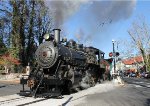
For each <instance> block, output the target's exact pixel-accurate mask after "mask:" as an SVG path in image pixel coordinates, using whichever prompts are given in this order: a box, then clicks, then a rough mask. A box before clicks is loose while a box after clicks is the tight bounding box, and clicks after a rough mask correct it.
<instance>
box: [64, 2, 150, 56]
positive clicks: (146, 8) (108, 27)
mask: <svg viewBox="0 0 150 106" xmlns="http://www.w3.org/2000/svg"><path fill="white" fill-rule="evenodd" d="M85 7H86V6H81V9H80V10H79V11H78V12H76V13H75V14H74V15H72V16H71V17H70V18H69V19H68V20H67V21H66V23H65V24H64V26H65V30H66V34H67V38H68V39H75V40H76V41H77V39H76V37H75V35H76V34H77V33H79V30H80V29H82V33H83V37H80V38H81V42H80V43H85V41H83V39H88V40H89V41H90V42H92V43H90V45H91V46H94V47H96V48H98V49H100V50H102V51H104V52H105V57H106V58H108V53H109V52H111V51H112V39H114V40H117V41H120V39H124V40H125V39H129V35H128V33H127V30H128V29H129V28H131V24H132V22H134V21H135V20H137V19H138V18H137V17H139V16H144V17H145V20H146V21H147V22H150V1H137V2H136V5H135V7H134V9H133V10H132V14H131V15H130V16H129V17H127V18H125V19H123V18H121V19H119V20H118V21H116V20H115V21H113V20H112V19H109V17H107V18H105V19H103V20H102V21H101V20H95V21H96V24H94V25H91V26H92V27H94V29H95V30H96V32H95V33H94V32H92V33H91V32H89V31H91V29H90V28H91V27H90V24H92V23H90V22H88V21H87V19H90V18H91V17H92V15H91V16H89V15H88V16H87V17H86V18H87V19H85V16H86V15H85V14H86V11H85V9H84V8H85ZM99 12H103V10H102V11H99ZM83 14H84V16H83ZM103 14H105V13H103ZM114 15H118V14H114ZM91 19H92V18H91ZM111 20H112V22H110V21H111ZM102 23H105V24H104V25H101V24H102ZM88 34H90V36H88ZM81 36H82V35H81ZM86 37H87V38H86ZM118 49H119V48H118Z"/></svg>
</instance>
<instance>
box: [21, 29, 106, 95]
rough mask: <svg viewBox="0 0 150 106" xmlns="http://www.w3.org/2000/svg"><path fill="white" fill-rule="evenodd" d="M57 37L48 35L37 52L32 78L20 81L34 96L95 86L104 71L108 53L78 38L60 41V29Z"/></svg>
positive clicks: (60, 93) (55, 34) (56, 93)
mask: <svg viewBox="0 0 150 106" xmlns="http://www.w3.org/2000/svg"><path fill="white" fill-rule="evenodd" d="M53 31H54V36H53V35H51V36H50V35H48V34H46V35H45V36H44V39H45V42H43V43H42V44H40V45H39V47H38V48H37V50H36V52H35V56H36V65H35V67H34V68H33V70H32V71H31V72H30V75H29V76H28V78H26V79H25V78H24V77H23V78H21V80H20V82H21V84H23V91H24V92H25V90H24V84H27V85H28V87H29V88H30V95H32V96H34V97H38V96H42V97H49V96H60V95H62V94H66V93H70V92H71V90H75V89H76V88H86V87H91V86H94V85H95V84H96V83H97V82H98V81H99V79H100V78H101V77H102V74H103V73H104V71H105V70H104V68H102V67H100V61H101V59H104V53H103V52H102V51H100V50H99V49H96V48H94V47H83V45H82V44H77V43H76V42H75V41H74V40H69V41H67V40H66V39H62V40H61V41H60V31H61V30H60V29H54V30H53Z"/></svg>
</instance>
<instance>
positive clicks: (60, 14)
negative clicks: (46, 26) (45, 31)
mask: <svg viewBox="0 0 150 106" xmlns="http://www.w3.org/2000/svg"><path fill="white" fill-rule="evenodd" d="M84 2H87V0H77V1H75V0H45V4H46V6H47V7H48V8H49V10H50V14H52V16H53V19H54V26H55V27H61V26H62V25H63V24H64V22H65V21H66V20H67V19H68V18H69V17H70V16H72V15H73V14H75V13H76V12H77V11H78V10H79V9H80V5H81V4H83V3H84Z"/></svg>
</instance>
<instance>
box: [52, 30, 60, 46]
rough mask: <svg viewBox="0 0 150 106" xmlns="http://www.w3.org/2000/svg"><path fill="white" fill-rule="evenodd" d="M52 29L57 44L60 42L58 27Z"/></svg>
mask: <svg viewBox="0 0 150 106" xmlns="http://www.w3.org/2000/svg"><path fill="white" fill-rule="evenodd" d="M53 31H54V39H55V42H56V43H57V44H59V43H60V31H61V30H60V29H53Z"/></svg>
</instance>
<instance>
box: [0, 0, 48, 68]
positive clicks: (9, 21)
mask: <svg viewBox="0 0 150 106" xmlns="http://www.w3.org/2000/svg"><path fill="white" fill-rule="evenodd" d="M50 30H51V17H50V16H49V14H48V8H46V6H45V4H44V1H43V0H37V1H36V0H9V1H5V0H0V45H2V44H4V46H3V47H4V49H5V48H6V49H7V50H6V51H7V52H6V53H8V54H11V56H12V57H14V58H15V59H17V60H20V62H21V65H22V66H26V65H27V63H28V62H31V61H34V53H35V50H36V45H37V44H40V43H41V42H42V41H43V36H44V34H45V33H49V32H50ZM1 52H2V53H4V50H2V48H1V49H0V53H1Z"/></svg>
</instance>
